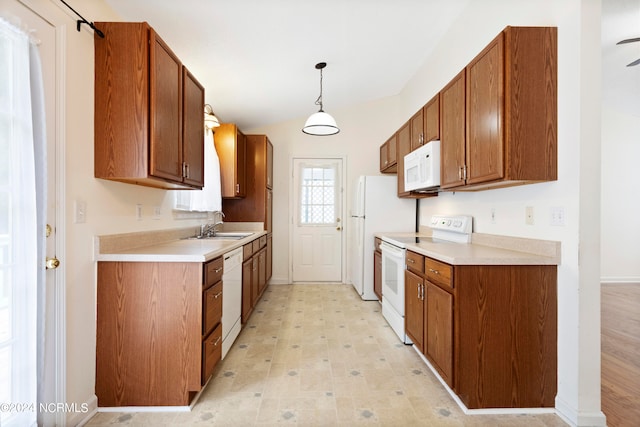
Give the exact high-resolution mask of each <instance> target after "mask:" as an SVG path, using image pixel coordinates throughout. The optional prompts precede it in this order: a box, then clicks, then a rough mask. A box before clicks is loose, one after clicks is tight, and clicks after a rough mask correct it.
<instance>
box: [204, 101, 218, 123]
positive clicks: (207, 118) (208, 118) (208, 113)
mask: <svg viewBox="0 0 640 427" xmlns="http://www.w3.org/2000/svg"><path fill="white" fill-rule="evenodd" d="M218 126H220V120H218V118H217V117H216V115H215V114H213V108H211V105H209V104H204V127H205V128H207V129H213V128H217V127H218Z"/></svg>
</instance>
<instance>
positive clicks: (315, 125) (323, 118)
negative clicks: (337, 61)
mask: <svg viewBox="0 0 640 427" xmlns="http://www.w3.org/2000/svg"><path fill="white" fill-rule="evenodd" d="M326 66H327V63H326V62H319V63H317V64H316V70H320V96H318V99H316V105H319V106H320V111H318V112H317V113H313V114H312V115H310V116H309V118H308V119H307V122H306V123H305V124H304V127H303V128H302V132H304V133H306V134H309V135H316V136H326V135H335V134H336V133H338V132H340V129H338V125H336V121H335V120H334V118H333V117H331V115H329V114H328V113H325V112H324V110H323V109H322V69H323V68H324V67H326Z"/></svg>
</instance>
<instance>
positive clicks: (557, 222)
mask: <svg viewBox="0 0 640 427" xmlns="http://www.w3.org/2000/svg"><path fill="white" fill-rule="evenodd" d="M550 212H551V219H550V224H551V225H553V226H557V227H564V208H563V207H562V206H555V207H552V208H551V210H550Z"/></svg>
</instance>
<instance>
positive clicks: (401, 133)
mask: <svg viewBox="0 0 640 427" xmlns="http://www.w3.org/2000/svg"><path fill="white" fill-rule="evenodd" d="M397 143H398V146H397V156H398V160H397V163H398V197H402V196H408V195H409V194H410V192H408V191H405V190H404V156H406V155H407V154H409V153H410V152H411V123H410V122H407V123H405V124H404V125H403V126H402V127H401V128H400V130H398V139H397Z"/></svg>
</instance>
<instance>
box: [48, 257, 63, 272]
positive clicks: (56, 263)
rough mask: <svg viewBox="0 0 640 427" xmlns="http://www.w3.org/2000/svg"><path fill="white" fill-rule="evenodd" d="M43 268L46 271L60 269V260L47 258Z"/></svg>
mask: <svg viewBox="0 0 640 427" xmlns="http://www.w3.org/2000/svg"><path fill="white" fill-rule="evenodd" d="M45 266H46V268H47V270H55V269H56V268H58V267H60V260H59V259H58V258H47V261H46V262H45Z"/></svg>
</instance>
